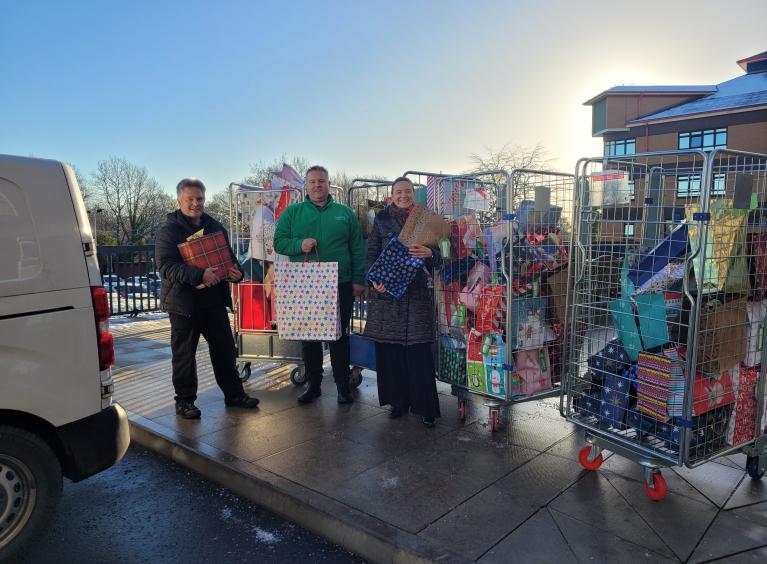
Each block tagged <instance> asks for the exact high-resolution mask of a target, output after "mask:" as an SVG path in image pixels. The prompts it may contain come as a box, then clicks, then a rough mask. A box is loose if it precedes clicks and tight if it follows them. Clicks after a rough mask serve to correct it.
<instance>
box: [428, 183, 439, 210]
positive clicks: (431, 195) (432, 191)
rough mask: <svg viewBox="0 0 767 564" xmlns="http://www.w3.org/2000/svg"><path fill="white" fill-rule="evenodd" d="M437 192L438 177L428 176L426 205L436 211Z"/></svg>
mask: <svg viewBox="0 0 767 564" xmlns="http://www.w3.org/2000/svg"><path fill="white" fill-rule="evenodd" d="M436 193H437V177H436V176H427V177H426V207H427V208H428V209H430V210H431V211H436V208H435V206H434V204H435V202H436Z"/></svg>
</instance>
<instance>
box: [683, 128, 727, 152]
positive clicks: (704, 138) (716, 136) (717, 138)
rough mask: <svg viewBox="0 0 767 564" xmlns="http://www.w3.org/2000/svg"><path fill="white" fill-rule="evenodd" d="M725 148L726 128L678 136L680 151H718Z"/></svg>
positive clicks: (690, 132) (691, 132)
mask: <svg viewBox="0 0 767 564" xmlns="http://www.w3.org/2000/svg"><path fill="white" fill-rule="evenodd" d="M726 146H727V128H726V127H722V128H719V129H704V130H701V131H689V132H687V133H680V134H679V148H680V149H706V150H711V149H719V148H720V147H726Z"/></svg>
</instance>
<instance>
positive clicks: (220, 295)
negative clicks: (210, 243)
mask: <svg viewBox="0 0 767 564" xmlns="http://www.w3.org/2000/svg"><path fill="white" fill-rule="evenodd" d="M176 195H177V196H178V208H179V209H178V210H177V211H175V212H173V213H169V214H168V222H167V223H166V224H165V225H164V226H163V227H162V228H161V229H160V230H159V231H158V232H157V237H156V240H155V261H156V262H157V268H158V270H159V271H160V275H161V276H162V280H163V283H162V290H161V293H160V307H161V308H162V309H163V310H164V311H167V312H168V314H169V316H170V331H171V333H170V346H171V351H172V353H173V387H174V388H175V390H176V415H178V416H179V417H183V418H185V419H196V418H198V417H200V410H199V409H197V407H196V406H195V405H194V402H195V400H196V399H197V365H196V362H195V353H196V352H197V344H198V343H199V341H200V335H202V336H204V337H205V340H206V341H207V342H208V347H209V350H210V361H211V364H212V365H213V373H214V374H215V376H216V383H217V384H218V386H219V388H221V390H222V391H223V392H224V402H225V403H226V405H227V406H229V407H245V408H252V407H256V406H257V405H258V399H257V398H254V397H250V396H248V395H247V394H246V393H245V390H244V389H243V387H242V382H240V378H239V374H238V373H237V365H236V357H237V353H236V349H235V346H234V337H233V336H232V329H231V326H230V325H229V316H228V315H227V312H226V308H227V307H229V308H230V309H231V307H232V297H231V295H230V293H229V282H239V281H240V280H241V279H242V272H241V271H240V269H239V268H238V267H237V266H233V267H232V268H231V269H230V270H229V272H227V274H226V278H222V279H219V277H218V276H216V272H215V270H214V269H213V268H207V269H205V270H203V269H202V268H197V267H196V266H189V265H187V264H185V263H184V260H183V259H182V258H181V253H180V252H179V250H178V245H179V244H180V243H183V242H185V241H186V240H187V238H188V237H189V236H190V235H192V234H194V233H196V232H198V231H200V230H202V231H203V234H204V235H208V234H210V233H215V232H217V231H222V232H224V237H226V230H225V229H224V228H223V226H222V225H221V224H220V223H219V222H217V221H216V220H215V219H213V218H212V217H210V216H209V215H207V214H205V213H204V209H205V185H204V184H203V183H202V182H201V181H200V180H198V179H197V178H184V179H183V180H182V181H181V182H179V183H178V185H177V186H176ZM226 241H227V244H229V238H228V237H226ZM230 251H231V247H230ZM232 256H233V257H234V256H235V255H234V253H232Z"/></svg>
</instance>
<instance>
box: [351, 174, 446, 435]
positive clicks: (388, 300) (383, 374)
mask: <svg viewBox="0 0 767 564" xmlns="http://www.w3.org/2000/svg"><path fill="white" fill-rule="evenodd" d="M414 197H415V189H414V187H413V183H412V182H411V181H410V180H409V179H407V178H404V177H403V178H398V179H397V180H395V181H394V184H393V185H392V203H391V204H390V205H389V206H387V207H386V208H385V209H384V210H382V211H381V212H380V213H379V214H378V215H377V216H376V218H375V221H374V223H373V231H372V233H371V234H370V237H369V238H368V256H367V267H368V268H370V265H371V264H373V262H375V260H376V259H377V258H378V255H380V254H381V250H382V249H383V248H384V247H385V246H386V243H387V242H388V241H389V239H390V238H391V237H392V235H398V234H399V232H400V231H401V230H402V227H403V225H404V224H405V221H406V220H407V217H408V215H409V214H410V211H411V210H412V209H413V203H414ZM410 255H411V256H413V257H418V258H423V259H425V260H426V267H427V269H428V268H429V267H431V266H433V265H435V263H436V262H437V261H438V260H439V251H438V250H437V249H436V248H432V247H426V246H424V245H411V246H410ZM428 282H429V280H428V275H427V273H426V272H424V271H421V272H419V273H418V276H417V277H416V279H415V280H414V281H413V283H412V284H411V285H410V286H409V287H408V289H407V292H406V293H405V295H404V296H403V297H402V299H400V300H397V299H395V298H393V297H392V296H391V295H390V294H387V293H386V288H385V287H384V286H383V285H382V284H373V288H374V289H373V290H371V292H370V298H369V300H368V312H367V323H366V325H365V333H364V334H365V336H366V337H368V338H370V339H372V340H374V341H375V342H376V372H377V376H378V400H379V402H380V404H381V405H387V404H389V405H391V406H392V410H391V417H392V418H396V417H400V416H402V415H404V414H406V413H407V412H408V410H412V411H413V413H416V414H418V415H420V416H421V417H422V420H423V423H424V425H426V426H427V427H433V426H434V420H435V418H436V417H439V415H440V414H439V400H438V398H437V383H436V380H435V372H434V358H433V357H432V342H433V341H434V291H433V289H432V288H430V287H429V283H428Z"/></svg>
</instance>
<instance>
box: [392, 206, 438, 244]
mask: <svg viewBox="0 0 767 564" xmlns="http://www.w3.org/2000/svg"><path fill="white" fill-rule="evenodd" d="M449 236H450V224H449V223H448V222H447V221H445V220H444V219H442V217H441V216H439V215H437V214H436V213H434V212H433V211H431V210H428V209H426V208H425V207H423V206H421V205H418V204H416V205H414V206H413V209H412V211H411V212H410V214H409V215H408V216H407V220H406V221H405V225H403V226H402V230H401V231H400V232H399V235H398V236H397V237H398V238H399V240H400V241H401V242H402V243H403V244H405V245H414V244H418V245H428V246H432V247H436V246H437V245H438V244H439V240H440V239H441V238H443V237H449Z"/></svg>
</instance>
